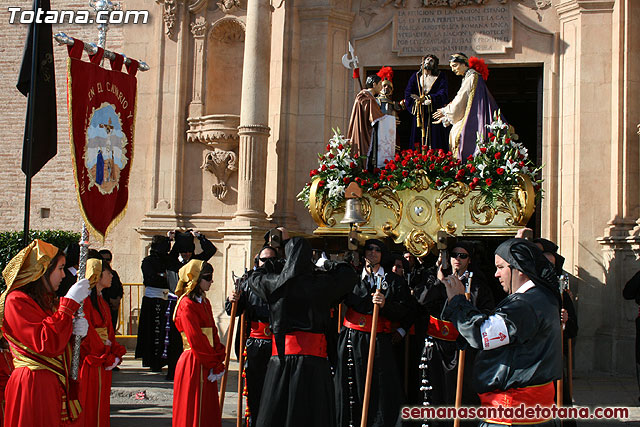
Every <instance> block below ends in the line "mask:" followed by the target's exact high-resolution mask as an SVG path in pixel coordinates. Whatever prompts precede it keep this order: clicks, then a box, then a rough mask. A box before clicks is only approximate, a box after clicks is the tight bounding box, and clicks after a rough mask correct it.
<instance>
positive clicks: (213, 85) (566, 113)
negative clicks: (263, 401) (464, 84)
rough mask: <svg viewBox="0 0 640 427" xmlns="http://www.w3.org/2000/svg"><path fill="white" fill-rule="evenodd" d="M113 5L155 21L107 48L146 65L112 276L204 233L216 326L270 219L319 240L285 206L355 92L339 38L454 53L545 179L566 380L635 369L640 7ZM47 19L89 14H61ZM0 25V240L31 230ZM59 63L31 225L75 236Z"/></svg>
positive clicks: (87, 31)
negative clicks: (234, 279) (484, 86)
mask: <svg viewBox="0 0 640 427" xmlns="http://www.w3.org/2000/svg"><path fill="white" fill-rule="evenodd" d="M123 6H126V9H129V10H149V11H150V22H149V23H147V24H145V25H141V24H138V25H133V24H129V25H122V26H112V27H111V29H110V30H109V33H108V38H107V48H108V49H112V50H116V51H119V52H123V53H125V54H126V55H127V56H129V57H132V58H139V59H142V60H144V61H146V62H147V63H148V64H149V65H150V67H151V69H150V71H148V72H145V73H139V74H138V106H137V121H136V134H135V136H136V139H135V152H134V156H133V168H132V171H131V180H130V200H129V205H128V210H127V214H126V215H125V217H124V218H123V219H122V221H121V222H120V223H119V225H118V226H117V227H115V229H114V230H113V232H112V234H111V235H110V236H109V237H108V239H107V241H106V242H105V244H104V246H107V247H109V248H111V249H112V251H113V252H114V259H115V266H116V267H117V268H118V270H119V272H120V276H121V277H122V278H123V281H125V282H140V281H141V274H140V261H141V259H142V258H143V257H144V256H145V255H146V253H147V250H148V246H149V244H150V241H151V237H152V236H153V235H154V234H165V233H166V232H167V231H169V230H172V229H175V228H177V227H185V228H195V229H198V230H199V231H201V232H202V233H204V234H205V235H206V236H207V237H208V238H210V239H211V240H212V241H213V242H214V243H215V244H216V246H217V247H218V254H216V256H215V257H214V258H213V259H212V263H213V265H214V268H215V278H216V279H215V280H216V282H215V285H214V289H215V290H213V291H212V292H211V299H212V303H213V305H214V309H215V310H216V311H217V316H218V320H220V321H221V322H222V324H223V325H224V324H225V323H226V322H227V321H228V320H227V317H226V315H224V314H223V313H222V307H223V300H224V295H226V294H227V293H228V292H229V287H230V286H231V279H230V278H231V272H232V271H235V272H236V273H238V272H241V271H243V270H244V267H245V266H247V267H249V266H250V265H252V258H253V255H254V254H255V253H256V251H257V249H258V248H259V246H260V245H261V241H262V236H263V235H264V233H265V231H266V230H267V229H268V228H270V226H271V224H278V225H284V226H286V227H287V228H288V229H290V230H293V231H295V232H300V233H311V232H312V231H313V229H314V224H313V221H312V220H311V217H310V216H309V214H308V212H307V211H306V209H305V208H304V206H303V205H302V204H301V203H299V202H296V201H295V196H296V194H297V193H298V191H299V190H300V189H301V188H302V186H303V185H304V184H305V182H306V181H307V180H308V179H309V178H308V172H309V170H310V169H312V168H313V167H315V166H316V162H317V160H316V159H317V157H316V153H318V152H320V151H322V149H323V147H324V145H325V144H326V141H327V140H328V139H329V138H330V137H331V135H332V128H340V129H343V130H345V129H346V128H347V124H348V119H349V114H350V111H351V106H352V103H353V98H354V96H355V94H356V93H357V91H358V90H359V87H358V86H357V84H355V83H354V80H353V79H352V77H351V72H350V71H349V70H347V69H345V67H344V66H343V64H342V61H341V59H342V56H343V55H344V54H345V53H346V51H347V46H348V43H349V42H351V43H352V44H353V46H354V48H355V52H356V55H358V57H359V61H360V66H361V67H362V70H363V71H367V70H377V69H378V68H380V67H381V66H383V65H390V66H393V67H394V69H396V70H398V71H397V72H398V73H402V72H404V73H408V72H409V70H413V71H415V70H416V69H417V64H419V63H420V57H421V56H422V55H423V54H426V53H436V54H437V55H438V56H439V57H440V59H441V65H444V66H446V63H447V59H448V56H449V54H451V53H454V52H458V51H463V52H465V53H467V54H469V55H477V56H480V57H482V58H483V59H485V61H486V62H487V64H488V65H489V67H490V69H492V70H496V74H495V75H498V76H505V84H504V85H502V86H501V82H500V81H495V82H493V84H494V85H495V87H496V90H497V91H498V92H500V87H503V88H511V89H513V91H512V90H511V89H509V90H507V89H505V90H504V91H503V92H502V93H501V95H500V96H501V97H502V99H504V100H505V103H509V105H510V106H511V107H510V108H511V109H512V111H513V113H512V114H514V115H517V114H522V115H523V116H524V117H527V115H529V117H530V118H531V120H530V123H531V124H532V130H531V133H530V135H531V139H532V140H533V141H535V144H537V145H536V153H537V157H538V160H539V161H540V162H541V163H543V164H544V165H545V168H544V179H545V182H544V187H543V188H544V191H545V198H544V200H543V201H542V203H541V205H540V206H539V207H538V220H537V224H536V225H537V228H538V230H539V233H540V235H541V236H543V237H547V238H549V239H551V240H554V241H557V242H558V244H559V245H560V251H561V253H562V255H564V256H565V257H566V263H565V269H566V270H567V271H568V272H569V273H570V274H572V275H573V276H574V278H573V279H572V282H571V287H572V290H573V291H574V293H576V294H577V296H578V300H577V303H576V305H577V310H578V313H579V317H580V335H579V339H578V341H577V350H576V364H577V366H576V367H577V369H578V370H580V371H591V370H599V371H608V372H624V373H631V372H633V364H632V362H631V360H632V355H633V339H634V338H633V336H634V328H633V319H634V318H635V316H636V310H637V308H636V307H635V304H634V303H632V302H627V301H624V300H623V299H622V287H623V286H624V284H625V282H626V280H628V279H629V278H630V277H631V275H632V274H633V273H635V271H637V270H638V268H640V263H638V261H637V259H636V258H637V256H638V252H639V250H640V237H639V235H638V232H639V225H638V222H637V221H638V217H639V213H638V202H639V196H640V194H639V191H640V190H639V186H638V181H639V172H640V171H639V151H638V136H637V133H636V132H637V124H638V122H639V121H640V98H639V97H638V93H640V80H639V78H638V76H640V30H639V29H638V28H640V3H638V2H636V1H635V0H271V2H269V0H220V1H217V2H216V1H215V0H158V1H157V2H154V1H151V0H132V1H127V2H126V5H123ZM54 7H55V8H58V9H64V8H82V9H86V8H87V6H86V5H85V4H83V3H82V2H79V1H68V0H67V1H61V2H56V4H55V5H54ZM0 25H1V26H2V28H3V31H6V34H7V38H6V40H8V41H10V45H5V44H7V43H6V42H3V46H2V48H3V52H2V55H1V56H0V62H2V63H3V65H4V71H5V72H4V74H3V76H2V88H3V90H2V92H1V93H0V98H1V99H2V102H0V111H2V122H3V128H4V129H5V143H4V144H3V145H2V147H1V148H0V158H1V159H2V160H3V164H4V167H3V168H2V169H1V170H0V188H2V192H1V193H0V194H2V196H0V211H2V215H0V229H2V230H16V229H21V228H22V215H23V202H22V199H23V194H24V192H23V188H24V178H23V175H22V173H21V172H20V152H21V146H22V133H23V123H24V113H25V109H26V107H25V105H26V101H25V100H24V98H22V97H21V95H19V94H18V92H17V91H15V90H14V89H13V87H14V84H15V82H14V80H15V76H17V71H18V69H19V61H20V57H21V54H22V46H23V40H24V35H25V33H26V26H22V25H9V24H7V23H6V20H5V22H3V23H2V24H0ZM54 31H64V32H66V33H68V34H69V35H71V36H74V37H79V38H82V39H84V40H86V41H91V40H93V39H95V38H96V30H95V28H94V27H93V26H71V25H56V26H54ZM55 49H56V50H55V54H56V72H57V76H56V78H57V83H58V84H57V87H58V93H59V94H58V111H59V113H58V118H59V119H58V121H59V128H60V129H59V134H58V146H59V149H58V156H57V157H56V158H54V159H53V160H52V161H51V162H50V163H49V164H48V165H47V166H46V167H45V168H44V169H43V170H42V171H41V172H40V173H39V174H38V175H37V176H36V178H35V179H34V183H33V189H32V194H33V200H32V210H31V223H32V226H33V227H32V228H42V229H44V228H55V229H67V230H73V229H75V230H79V228H80V224H81V223H80V215H79V213H78V209H77V205H76V197H75V192H74V190H73V172H72V169H71V162H70V156H69V144H68V127H67V117H66V114H67V113H66V105H65V104H66V97H65V91H66V89H65V76H64V73H65V58H64V57H65V51H64V49H63V48H55ZM527 73H528V74H527ZM524 75H533V76H535V79H536V80H535V83H534V84H533V85H532V88H533V89H532V90H533V92H532V94H533V95H532V98H531V102H530V103H529V104H527V107H526V108H529V110H530V111H531V113H524V111H525V106H524V104H523V107H522V109H520V113H518V109H519V107H518V105H519V104H518V102H519V101H521V100H522V99H521V97H520V95H519V94H518V92H517V90H516V89H517V88H518V87H519V86H521V84H520V83H519V80H518V79H519V78H521V77H522V76H524ZM496 78H498V77H496ZM507 79H509V81H510V82H511V83H509V85H510V86H509V85H507V83H506V82H507ZM403 89H404V88H403V87H401V86H400V85H399V86H398V88H397V89H396V90H398V91H402V90H403ZM492 90H493V89H492ZM496 98H498V97H496ZM498 102H499V104H500V99H498ZM529 110H526V111H529ZM95 245H96V246H102V243H101V242H97V243H95Z"/></svg>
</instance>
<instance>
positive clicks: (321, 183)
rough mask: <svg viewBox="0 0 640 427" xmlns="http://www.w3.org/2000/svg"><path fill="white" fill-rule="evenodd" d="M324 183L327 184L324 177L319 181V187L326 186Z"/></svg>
mask: <svg viewBox="0 0 640 427" xmlns="http://www.w3.org/2000/svg"><path fill="white" fill-rule="evenodd" d="M324 184H326V181H325V180H324V179H323V180H320V182H319V183H318V187H324Z"/></svg>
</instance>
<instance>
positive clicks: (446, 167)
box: [442, 165, 451, 173]
mask: <svg viewBox="0 0 640 427" xmlns="http://www.w3.org/2000/svg"><path fill="white" fill-rule="evenodd" d="M450 170H451V167H450V166H446V165H445V166H443V167H442V172H444V173H447V172H449V171H450Z"/></svg>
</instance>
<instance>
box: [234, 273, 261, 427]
mask: <svg viewBox="0 0 640 427" xmlns="http://www.w3.org/2000/svg"><path fill="white" fill-rule="evenodd" d="M252 274H253V271H250V272H248V273H247V274H246V276H245V277H243V278H242V281H241V283H240V290H241V291H242V294H241V295H240V298H239V299H238V308H237V316H241V315H242V314H243V313H244V315H245V322H246V323H247V326H248V327H249V328H250V327H251V322H267V323H268V322H269V305H268V304H267V303H266V302H265V301H264V300H262V299H261V298H260V297H258V295H257V294H256V293H255V292H253V290H252V289H251V288H250V287H249V277H251V275H252ZM224 308H225V311H226V312H227V314H231V308H232V303H231V302H230V301H229V300H228V299H227V300H226V301H225V305H224ZM239 320H240V319H239ZM239 320H238V321H239ZM238 325H239V323H238ZM238 331H239V329H238ZM237 337H239V334H238V335H237ZM238 347H239V346H238ZM245 348H246V350H247V358H246V361H245V366H244V369H245V374H246V376H245V380H246V382H247V401H248V406H249V411H250V414H251V416H250V419H249V425H250V426H251V427H254V426H256V425H257V423H256V421H257V419H258V414H259V413H260V399H261V397H262V388H263V386H264V379H265V376H266V374H267V364H268V363H269V359H270V358H271V340H270V339H261V338H253V337H248V338H247V340H246V347H245ZM237 353H238V348H236V354H237Z"/></svg>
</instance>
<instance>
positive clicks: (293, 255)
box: [249, 237, 358, 427]
mask: <svg viewBox="0 0 640 427" xmlns="http://www.w3.org/2000/svg"><path fill="white" fill-rule="evenodd" d="M284 249H285V256H286V263H285V265H284V268H283V270H282V272H281V273H280V274H276V273H274V272H270V271H269V267H270V266H272V265H273V264H272V263H266V264H265V265H264V266H263V267H260V268H258V269H256V271H255V272H254V273H253V274H252V275H251V277H250V278H249V286H250V287H251V289H253V291H254V292H255V293H256V294H257V295H258V296H260V297H261V298H262V299H264V300H265V301H267V303H268V304H269V311H270V320H271V329H272V332H273V353H272V356H271V359H270V360H269V364H268V366H267V375H266V378H265V382H264V388H263V391H264V392H263V394H262V400H261V402H260V413H259V414H258V420H257V425H258V426H260V427H300V426H304V427H311V426H318V427H326V426H331V425H334V423H335V413H336V411H335V402H334V395H333V394H334V390H333V383H332V380H331V367H330V361H329V360H330V359H334V357H335V341H334V340H332V339H331V337H332V336H333V335H334V334H335V333H334V331H333V327H332V323H331V319H330V312H329V309H330V308H331V307H332V306H334V305H335V304H337V303H338V302H339V301H340V300H342V299H343V298H344V297H345V296H346V295H347V294H348V293H349V292H351V290H352V289H353V286H354V285H355V283H356V282H357V281H358V276H357V274H356V272H355V270H354V269H353V267H351V266H350V265H349V264H347V263H345V262H332V261H324V267H323V268H324V269H325V270H326V271H324V272H317V271H315V267H314V265H313V263H312V261H311V259H312V258H311V257H312V250H311V246H310V245H309V243H308V242H307V241H306V240H305V239H303V238H301V237H294V238H292V239H290V240H288V241H286V244H285V246H284ZM332 341H333V342H332Z"/></svg>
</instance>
